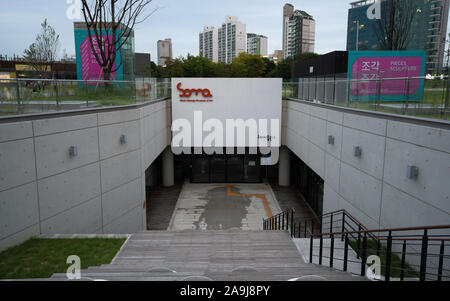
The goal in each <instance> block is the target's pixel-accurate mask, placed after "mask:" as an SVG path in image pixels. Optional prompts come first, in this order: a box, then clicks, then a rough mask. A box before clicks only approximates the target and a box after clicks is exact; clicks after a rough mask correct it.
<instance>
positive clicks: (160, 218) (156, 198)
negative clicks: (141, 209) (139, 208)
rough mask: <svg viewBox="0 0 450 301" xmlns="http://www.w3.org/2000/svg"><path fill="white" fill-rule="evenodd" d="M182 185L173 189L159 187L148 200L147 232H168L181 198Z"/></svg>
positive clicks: (151, 193) (176, 185)
mask: <svg viewBox="0 0 450 301" xmlns="http://www.w3.org/2000/svg"><path fill="white" fill-rule="evenodd" d="M182 186H183V185H182V184H181V183H177V184H175V185H174V186H172V187H157V188H155V189H154V190H152V191H150V192H149V197H148V199H147V230H167V228H168V227H169V224H170V218H171V217H172V215H173V212H174V210H175V207H176V204H177V200H178V197H179V196H180V192H181V188H182Z"/></svg>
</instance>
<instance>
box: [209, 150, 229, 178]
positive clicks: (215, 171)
mask: <svg viewBox="0 0 450 301" xmlns="http://www.w3.org/2000/svg"><path fill="white" fill-rule="evenodd" d="M210 164H211V182H214V183H225V182H226V181H227V162H226V158H225V156H215V157H213V158H211V161H210Z"/></svg>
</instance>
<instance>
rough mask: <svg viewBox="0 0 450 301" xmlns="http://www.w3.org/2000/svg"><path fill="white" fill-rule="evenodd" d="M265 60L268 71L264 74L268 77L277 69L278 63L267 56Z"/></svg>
mask: <svg viewBox="0 0 450 301" xmlns="http://www.w3.org/2000/svg"><path fill="white" fill-rule="evenodd" d="M263 62H264V65H265V66H266V72H265V75H264V76H265V77H267V76H268V75H269V74H270V73H271V72H272V71H273V70H275V68H276V67H277V65H276V64H275V62H273V61H271V60H269V59H268V58H266V57H263Z"/></svg>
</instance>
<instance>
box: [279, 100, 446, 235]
mask: <svg viewBox="0 0 450 301" xmlns="http://www.w3.org/2000/svg"><path fill="white" fill-rule="evenodd" d="M283 105H284V109H283V133H284V135H283V139H282V144H283V145H286V146H287V147H289V149H290V150H291V151H293V152H294V153H295V154H296V155H297V156H298V157H299V158H300V159H301V160H303V161H304V162H305V163H306V164H307V165H308V166H309V167H311V168H312V169H313V170H314V171H315V172H316V173H317V174H318V175H319V176H320V177H322V178H323V179H324V181H325V185H324V203H323V211H324V212H330V211H334V210H339V209H346V210H347V211H349V212H350V213H351V214H352V215H353V216H355V217H356V218H357V219H358V220H360V221H361V222H362V223H363V224H364V225H365V226H367V227H368V228H371V229H378V228H392V227H413V226H418V225H421V226H422V225H423V226H425V225H438V224H448V222H449V221H450V202H449V201H448V200H449V197H450V185H448V183H449V181H448V179H449V178H450V142H449V141H450V127H449V126H448V124H447V125H446V124H445V123H441V124H438V123H436V122H434V121H433V122H429V123H428V124H429V126H427V125H426V124H427V122H426V121H424V120H421V122H420V124H419V123H418V121H417V122H415V121H414V120H413V119H411V120H410V121H408V118H405V119H404V120H403V121H398V120H394V119H393V118H388V117H383V116H382V115H379V116H378V115H375V114H373V116H368V115H364V114H358V112H352V111H351V110H349V111H348V112H347V111H345V109H336V108H333V107H332V106H318V105H317V106H316V105H313V104H311V103H308V102H302V101H285V102H284V104H283ZM329 135H331V136H333V137H334V142H335V143H334V144H328V136H329ZM354 146H360V147H361V148H362V156H361V157H354V156H353V154H352V150H353V147H354ZM408 165H415V166H417V167H418V168H419V177H418V179H416V180H410V179H408V178H407V177H406V169H407V167H408Z"/></svg>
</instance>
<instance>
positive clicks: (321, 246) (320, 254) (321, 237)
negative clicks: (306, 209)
mask: <svg viewBox="0 0 450 301" xmlns="http://www.w3.org/2000/svg"><path fill="white" fill-rule="evenodd" d="M322 248H323V236H322V234H320V247H319V264H322V252H323V250H322Z"/></svg>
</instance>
